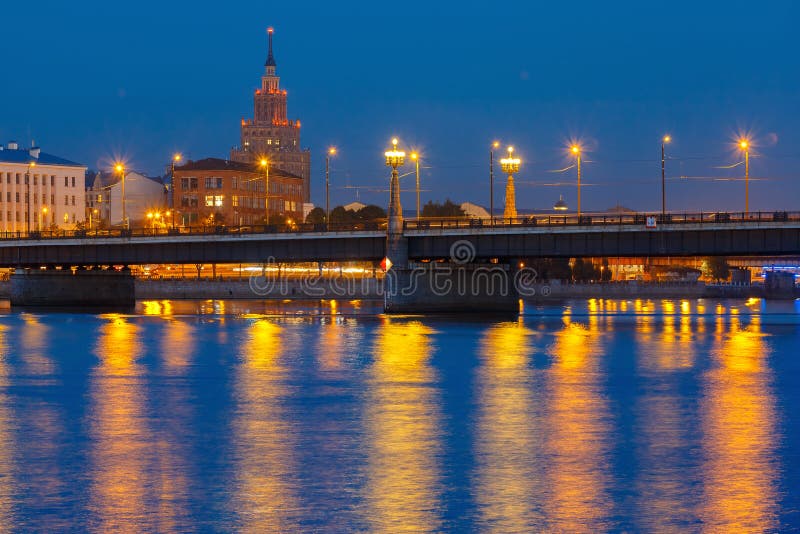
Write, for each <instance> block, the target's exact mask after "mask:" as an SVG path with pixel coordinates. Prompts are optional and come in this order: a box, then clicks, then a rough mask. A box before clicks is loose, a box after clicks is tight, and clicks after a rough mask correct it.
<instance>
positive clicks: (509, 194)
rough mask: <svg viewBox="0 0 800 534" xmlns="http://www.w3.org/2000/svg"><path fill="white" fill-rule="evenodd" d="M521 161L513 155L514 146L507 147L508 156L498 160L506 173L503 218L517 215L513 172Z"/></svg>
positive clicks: (517, 169)
mask: <svg viewBox="0 0 800 534" xmlns="http://www.w3.org/2000/svg"><path fill="white" fill-rule="evenodd" d="M520 163H522V161H521V160H520V159H519V158H515V157H514V147H513V146H510V147H508V157H507V158H503V159H501V160H500V167H501V168H502V169H503V172H504V173H506V174H508V182H507V183H506V205H505V209H504V210H503V219H514V218H515V217H516V216H517V200H516V194H515V192H514V174H515V173H518V172H519V166H520Z"/></svg>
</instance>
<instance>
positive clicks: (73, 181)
mask: <svg viewBox="0 0 800 534" xmlns="http://www.w3.org/2000/svg"><path fill="white" fill-rule="evenodd" d="M72 187H75V177H74V176H73V177H72ZM72 218H73V219H75V216H74V215H73V216H72Z"/></svg>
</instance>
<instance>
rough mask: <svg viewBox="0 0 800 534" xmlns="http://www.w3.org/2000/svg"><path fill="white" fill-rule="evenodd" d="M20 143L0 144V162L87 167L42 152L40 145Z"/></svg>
mask: <svg viewBox="0 0 800 534" xmlns="http://www.w3.org/2000/svg"><path fill="white" fill-rule="evenodd" d="M18 146H19V145H17V144H16V143H14V142H13V141H12V142H10V143H9V144H8V145H7V146H3V145H0V163H21V164H23V165H27V164H29V163H31V162H35V163H36V164H37V165H59V166H62V167H86V165H83V164H81V163H75V162H74V161H70V160H68V159H64V158H60V157H58V156H54V155H53V154H48V153H47V152H42V151H41V149H39V148H38V147H33V148H23V149H21V148H18Z"/></svg>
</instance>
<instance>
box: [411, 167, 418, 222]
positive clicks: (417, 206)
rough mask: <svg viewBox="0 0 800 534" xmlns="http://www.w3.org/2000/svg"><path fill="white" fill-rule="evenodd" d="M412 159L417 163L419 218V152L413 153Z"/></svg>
mask: <svg viewBox="0 0 800 534" xmlns="http://www.w3.org/2000/svg"><path fill="white" fill-rule="evenodd" d="M411 159H412V160H414V163H415V165H416V171H415V172H416V175H417V219H419V154H418V153H416V152H412V153H411Z"/></svg>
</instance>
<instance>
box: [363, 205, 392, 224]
mask: <svg viewBox="0 0 800 534" xmlns="http://www.w3.org/2000/svg"><path fill="white" fill-rule="evenodd" d="M356 215H357V216H358V218H359V219H361V220H362V221H375V220H378V219H385V218H386V210H384V209H383V208H382V207H380V206H376V205H374V204H370V205H369V206H364V207H363V208H361V209H360V210H358V212H357V213H356Z"/></svg>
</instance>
